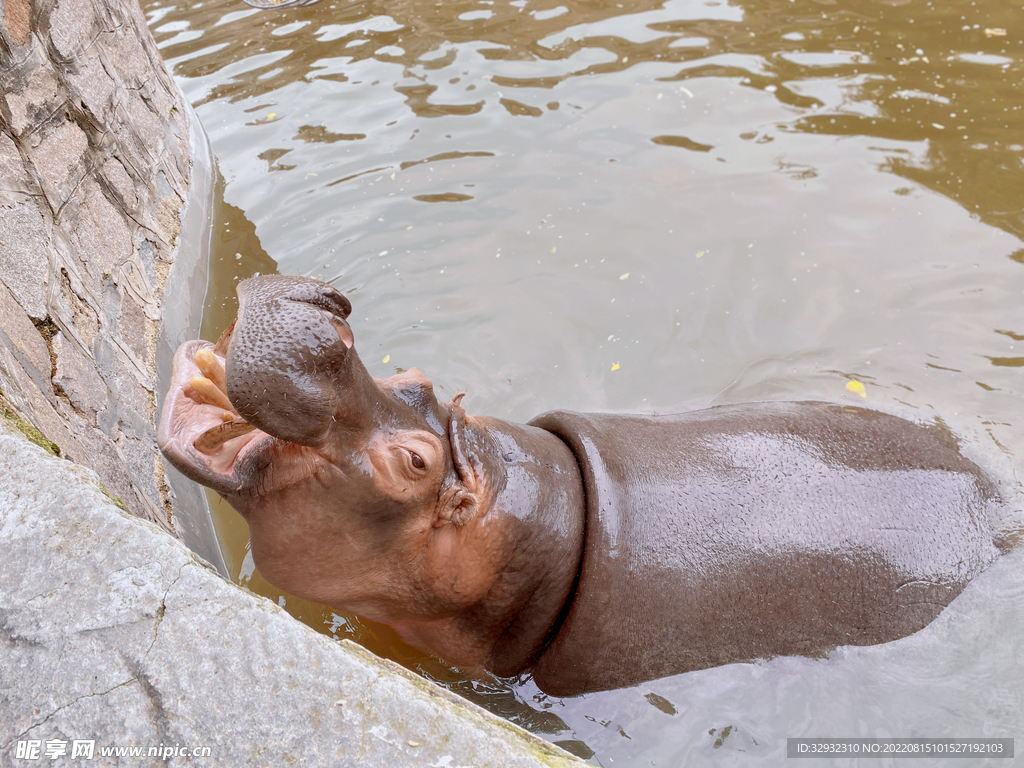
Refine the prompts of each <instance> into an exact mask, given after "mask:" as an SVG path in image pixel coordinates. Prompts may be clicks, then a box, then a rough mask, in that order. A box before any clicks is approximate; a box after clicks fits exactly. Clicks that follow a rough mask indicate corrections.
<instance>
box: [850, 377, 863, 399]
mask: <svg viewBox="0 0 1024 768" xmlns="http://www.w3.org/2000/svg"><path fill="white" fill-rule="evenodd" d="M846 388H847V390H849V391H850V392H853V393H854V394H858V395H860V396H861V397H867V396H868V393H867V390H866V389H864V385H863V384H861V383H860V382H859V381H857V380H853V381H848V382H846Z"/></svg>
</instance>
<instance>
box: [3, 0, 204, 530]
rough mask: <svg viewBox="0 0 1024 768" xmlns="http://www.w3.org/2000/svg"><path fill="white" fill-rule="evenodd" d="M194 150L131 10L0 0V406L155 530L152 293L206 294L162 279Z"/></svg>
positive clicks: (197, 133) (157, 315)
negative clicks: (86, 470) (92, 472)
mask: <svg viewBox="0 0 1024 768" xmlns="http://www.w3.org/2000/svg"><path fill="white" fill-rule="evenodd" d="M197 137H198V138H197ZM206 153H208V150H207V146H206V140H205V136H203V135H202V134H201V130H200V129H199V128H198V126H197V125H196V124H195V118H194V114H193V113H192V111H191V108H190V107H189V106H188V105H187V104H186V103H185V102H184V101H183V99H182V97H181V94H180V92H179V91H178V89H177V87H176V85H175V84H174V81H173V80H172V79H171V77H170V75H169V74H168V72H167V70H166V68H165V67H164V65H163V62H162V60H161V59H160V56H159V53H158V52H157V50H156V45H155V43H154V42H153V39H152V37H151V35H150V33H149V30H148V29H147V27H146V23H145V18H144V17H143V15H142V12H141V10H140V8H139V6H138V4H137V3H135V2H132V0H31V1H30V0H0V409H3V410H5V411H7V412H10V411H12V410H13V411H14V412H16V413H17V415H18V416H20V418H21V419H22V420H23V421H24V422H27V423H28V424H30V425H31V426H32V427H34V428H35V429H36V430H38V432H40V433H41V434H42V435H43V436H45V438H46V439H47V440H48V441H49V442H50V443H51V444H52V446H53V450H54V451H55V452H57V453H59V455H61V456H64V457H66V458H69V459H71V460H73V461H75V462H77V463H79V464H83V465H85V466H87V467H91V468H92V469H93V470H95V471H96V473H97V474H98V475H99V477H100V478H101V480H102V482H103V483H104V485H105V486H106V487H107V489H108V490H109V491H110V492H111V493H112V494H113V495H114V496H116V497H117V498H118V499H119V500H120V501H121V502H122V503H123V504H124V506H125V507H126V508H127V509H129V510H130V511H132V512H133V513H135V514H136V515H138V516H140V517H143V518H145V519H148V520H150V521H153V522H155V523H157V524H159V525H161V526H162V527H164V528H165V529H167V530H171V531H174V529H175V521H174V520H173V518H172V516H171V506H170V492H169V489H168V487H167V483H166V480H165V477H164V470H163V464H162V461H161V459H160V456H159V452H158V451H157V448H156V442H155V428H154V412H155V408H156V396H155V395H156V391H157V389H158V387H157V378H158V377H157V373H158V371H157V368H158V351H159V350H160V345H159V344H158V341H159V336H160V330H161V317H162V313H163V311H164V309H165V306H164V305H165V302H164V299H163V296H164V291H165V289H167V288H168V287H172V290H170V291H168V295H170V296H174V297H175V299H176V300H177V299H180V296H179V294H180V292H181V291H184V290H186V289H189V290H191V289H194V288H195V287H196V286H195V285H194V284H195V283H196V282H197V280H198V281H199V282H200V283H203V284H202V285H199V286H198V291H195V290H191V292H193V293H198V295H199V299H200V300H201V297H202V293H203V288H204V287H205V285H204V281H205V272H202V269H203V268H201V267H197V266H196V265H197V264H198V263H200V262H202V259H197V257H196V255H195V254H191V253H190V254H189V258H190V264H191V269H189V270H187V271H186V273H182V274H178V275H177V276H176V275H175V274H172V267H174V265H175V261H176V259H177V257H178V249H179V246H181V245H182V243H183V241H184V240H185V238H184V237H183V233H182V221H183V214H185V213H186V211H187V209H189V208H194V209H198V213H199V215H200V216H201V217H202V216H203V213H202V210H203V208H204V207H205V206H207V205H208V202H207V200H208V198H209V194H210V192H209V189H210V184H209V176H210V163H209V159H208V154H206ZM185 218H186V219H187V216H185ZM199 229H200V230H202V226H200V228H199ZM197 237H198V239H200V240H201V238H202V235H201V234H200V235H198V236H197ZM195 239H196V238H193V242H192V243H190V244H189V247H190V249H192V250H196V249H197V248H199V246H200V245H201V243H197V242H195ZM199 249H200V250H201V248H199ZM202 256H203V257H204V258H205V254H202ZM197 270H198V271H199V272H201V274H198V275H197ZM179 271H180V270H179ZM194 304H195V302H194V301H193V302H192V303H191V305H194ZM200 309H201V306H200ZM193 310H194V306H193ZM192 314H193V315H194V314H196V312H195V311H193V312H192ZM180 318H181V313H180V312H179V313H178V319H180ZM192 319H193V320H194V321H195V322H198V317H194V318H192ZM179 534H180V531H179Z"/></svg>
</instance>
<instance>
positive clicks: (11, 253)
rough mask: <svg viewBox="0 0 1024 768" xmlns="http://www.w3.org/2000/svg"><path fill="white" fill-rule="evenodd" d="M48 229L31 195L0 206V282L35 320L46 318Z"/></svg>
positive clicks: (48, 269)
mask: <svg viewBox="0 0 1024 768" xmlns="http://www.w3.org/2000/svg"><path fill="white" fill-rule="evenodd" d="M49 231H50V228H49V226H48V224H47V222H46V221H45V220H44V219H43V217H42V215H41V214H40V213H39V209H38V208H37V207H36V205H35V203H34V202H33V201H32V200H31V199H30V198H23V199H22V201H21V202H18V203H15V204H14V205H12V206H10V207H0V281H2V282H3V283H4V284H5V285H6V286H7V287H8V288H10V290H11V293H12V294H14V297H15V299H16V300H17V302H18V304H20V305H21V308H22V309H23V310H24V311H25V312H27V313H28V315H29V316H30V317H32V318H34V319H36V320H42V319H43V318H45V317H46V314H47V312H46V286H47V283H48V281H49V271H50V262H49V248H48V247H47V245H48V243H49V241H50V236H49Z"/></svg>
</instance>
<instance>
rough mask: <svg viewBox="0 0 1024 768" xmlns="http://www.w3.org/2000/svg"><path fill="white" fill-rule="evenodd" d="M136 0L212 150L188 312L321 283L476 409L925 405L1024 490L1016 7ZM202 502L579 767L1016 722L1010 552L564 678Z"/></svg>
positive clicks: (1021, 608)
mask: <svg viewBox="0 0 1024 768" xmlns="http://www.w3.org/2000/svg"><path fill="white" fill-rule="evenodd" d="M143 6H144V8H145V10H146V12H147V15H148V18H149V20H150V24H151V28H152V30H153V32H154V35H155V36H156V38H157V41H158V43H159V44H160V46H161V49H162V52H163V54H164V56H165V57H166V58H167V59H168V60H169V61H170V63H171V66H172V68H173V71H174V73H175V75H176V77H177V78H178V81H179V83H180V84H181V86H182V88H183V89H184V90H185V92H186V94H187V95H188V96H189V98H190V99H191V100H192V101H193V103H195V104H196V106H197V108H198V112H199V115H200V117H201V119H202V121H203V124H204V126H205V127H206V130H207V132H208V133H209V134H210V137H211V140H212V143H213V148H214V153H215V155H216V156H217V158H218V161H219V164H220V170H221V172H222V174H223V177H224V184H223V187H222V201H221V204H220V213H219V218H218V250H217V253H216V255H215V264H214V269H213V275H214V281H213V285H212V287H211V292H210V300H209V305H208V312H207V316H206V319H205V321H204V325H205V327H204V328H203V329H202V330H203V335H204V336H205V337H206V338H216V335H217V334H218V333H219V331H220V329H221V328H222V327H223V326H224V325H225V324H226V323H227V322H228V321H229V320H230V318H231V317H232V316H233V313H234V304H233V286H234V282H235V281H236V279H237V278H240V277H244V276H247V275H249V274H253V273H255V272H263V273H265V272H268V271H273V270H275V269H276V270H280V271H281V272H286V273H294V274H303V275H309V276H314V277H319V278H322V279H325V280H329V281H331V282H332V283H334V284H335V285H336V286H337V287H338V288H340V289H341V290H343V291H344V292H345V293H346V294H347V295H348V296H349V298H350V299H351V300H352V302H353V305H354V307H355V310H354V312H353V316H352V318H351V321H352V326H353V329H354V331H355V334H356V344H357V347H358V349H359V351H360V355H361V357H362V359H363V360H364V362H365V363H366V364H367V367H368V368H369V369H370V371H371V373H373V374H374V375H375V376H386V375H390V374H391V373H393V372H395V371H396V370H401V369H404V368H409V367H412V366H415V367H418V368H419V369H420V370H422V371H423V372H424V373H425V374H427V375H428V376H429V377H430V378H432V379H433V380H434V382H435V385H436V387H437V388H438V391H439V395H440V396H442V397H443V396H446V395H451V394H454V393H455V392H456V391H458V390H459V389H462V388H465V389H467V390H468V393H469V394H468V395H467V398H466V400H465V402H464V404H465V405H466V406H467V409H468V410H469V411H470V412H471V413H473V412H475V413H486V414H489V415H493V416H497V417H501V418H507V419H515V420H526V419H529V418H531V417H532V416H534V415H536V414H538V413H541V412H543V411H546V410H550V409H552V408H571V409H575V410H614V411H651V410H655V411H666V410H680V409H686V408H697V407H703V406H708V405H714V404H720V403H727V402H737V401H747V400H758V399H779V398H805V399H824V400H830V401H845V402H851V403H855V404H860V405H867V406H870V407H875V408H880V409H882V410H887V411H890V412H895V413H898V414H900V415H903V416H906V417H909V418H917V419H923V420H931V419H941V420H943V421H944V422H945V423H947V424H948V425H949V426H950V427H951V428H952V429H953V430H954V431H955V432H956V433H957V434H959V435H962V436H963V438H964V443H965V451H967V452H968V453H970V454H971V455H972V456H974V457H976V458H978V459H979V460H980V461H982V462H983V463H985V464H986V465H987V466H990V467H992V468H993V472H994V473H995V474H996V476H997V477H999V478H1000V480H1001V481H1002V482H1003V484H1004V488H1005V490H1006V493H1007V495H1008V496H1010V497H1012V498H1014V499H1015V500H1016V502H1015V503H1016V504H1017V505H1018V506H1020V504H1019V498H1020V497H1019V488H1018V483H1017V479H1016V476H1015V475H1014V471H1013V468H1014V467H1020V465H1021V458H1022V457H1024V420H1022V419H1021V417H1020V415H1019V414H1020V412H1021V406H1020V403H1021V395H1022V389H1024V386H1022V375H1024V372H1022V371H1021V368H1022V367H1024V344H1022V341H1024V312H1022V306H1024V243H1022V238H1024V213H1022V211H1024V130H1022V129H1024V76H1022V73H1024V43H1022V30H1024V24H1022V21H1024V18H1022V16H1021V13H1022V9H1021V6H1020V3H1019V2H1017V1H1013V2H1011V1H1010V0H991V1H990V0H984V1H983V2H965V1H963V0H958V1H956V2H944V3H936V2H922V1H921V0H888V1H886V2H869V1H867V0H853V1H848V2H842V3H838V2H834V1H833V0H818V1H815V0H793V2H790V1H789V0H769V1H766V2H760V1H753V0H751V1H745V2H728V3H727V2H719V1H718V0H711V1H710V2H708V1H705V0H681V1H680V0H668V1H667V2H652V1H648V0H640V1H639V2H632V3H616V2H586V3H569V2H564V3H562V2H557V1H556V2H551V1H548V2H534V1H532V0H514V1H513V2H505V0H493V1H492V0H477V1H474V2H468V1H466V0H461V1H458V2H444V3H434V2H424V1H423V0H417V1H415V2H414V1H412V0H395V1H393V2H387V3H385V2H374V1H367V2H347V1H340V0H339V1H336V2H322V3H320V4H318V5H314V6H310V7H308V8H302V9H294V10H289V11H266V12H260V11H255V10H252V9H248V8H246V7H245V6H243V5H241V4H238V3H234V2H197V3H188V2H178V3H169V2H166V0H159V1H157V2H144V3H143ZM851 381H858V382H861V383H862V384H863V385H864V388H865V389H864V395H865V397H861V396H860V394H859V393H858V392H857V391H853V390H851V389H848V388H847V385H848V384H850V383H851ZM1018 472H1019V470H1018ZM231 514H233V513H231ZM221 525H222V527H223V528H224V532H225V536H226V540H227V545H228V550H229V551H228V557H229V560H231V561H232V562H233V564H234V565H233V568H234V572H235V573H236V574H237V575H238V577H239V578H240V580H241V581H242V582H243V583H247V584H248V585H249V586H250V588H253V589H256V590H257V591H262V592H264V593H265V594H268V595H271V596H273V597H275V598H279V599H280V600H281V601H282V602H283V604H285V605H286V607H287V608H288V609H289V610H290V611H291V612H292V613H293V614H295V615H298V616H300V617H301V618H302V619H303V620H305V621H307V622H309V623H311V624H313V625H315V626H318V627H319V628H320V629H321V630H322V631H326V632H329V633H332V634H335V635H336V636H342V637H356V638H358V639H360V640H361V641H363V642H364V643H366V644H367V645H368V646H369V647H371V648H373V649H374V650H376V651H378V652H380V653H382V654H384V655H389V656H391V657H392V658H396V659H397V660H399V661H401V662H402V663H405V664H406V665H407V666H410V667H412V668H414V669H418V670H420V671H421V672H423V673H424V674H426V675H428V676H430V677H432V678H434V679H438V680H440V681H441V682H442V683H444V684H447V685H448V686H449V687H452V688H453V689H455V690H458V691H460V692H462V693H464V694H466V695H468V696H469V697H470V698H472V699H473V700H474V701H478V702H481V703H483V704H484V706H487V707H489V708H490V709H492V711H495V712H498V713H499V714H502V715H503V716H506V717H509V718H511V719H513V720H514V721H516V722H518V723H520V724H522V725H524V726H525V727H527V728H530V729H531V730H533V731H535V732H538V733H540V734H541V735H543V736H544V737H545V738H548V739H551V740H553V741H557V742H560V743H562V744H564V745H566V746H567V747H568V748H570V749H571V750H572V751H574V752H576V753H577V754H580V755H582V756H585V757H588V758H589V759H590V760H591V762H592V763H593V764H595V765H603V766H613V765H614V766H618V765H636V766H639V765H644V766H646V765H658V766H675V765H680V764H683V763H684V762H686V763H687V764H708V765H755V764H763V763H765V762H773V763H774V762H782V761H783V760H784V759H785V758H784V754H785V739H786V737H796V736H893V737H909V736H972V737H974V736H1000V737H1007V736H1009V737H1016V736H1024V728H1022V727H1021V726H1022V724H1024V700H1022V699H1024V663H1022V662H1024V658H1022V656H1024V650H1022V649H1024V642H1022V641H1021V640H1020V639H1019V638H1021V637H1024V558H1022V557H1021V556H1020V555H1017V554H1014V555H1011V556H1009V557H1007V558H1004V559H1003V560H1002V561H1001V562H999V563H998V564H997V565H996V566H995V567H993V568H992V569H991V570H990V571H989V572H987V573H986V574H984V575H983V576H982V577H981V578H979V579H978V580H976V582H975V583H974V584H972V585H971V587H970V588H969V589H968V590H967V592H965V593H964V595H962V596H961V597H960V598H958V599H957V600H956V601H955V602H954V603H953V605H952V606H951V607H950V608H949V609H947V610H946V611H945V612H944V613H943V614H942V616H941V617H940V618H939V619H938V620H937V621H936V622H934V623H933V624H932V625H931V626H929V627H928V628H926V629H925V630H924V631H922V632H920V633H918V634H917V635H914V636H912V637H910V638H906V639H904V640H901V641H899V642H896V643H891V644H888V645H885V646H879V647H873V648H855V649H849V648H844V649H839V650H837V651H836V652H835V653H833V654H832V655H831V656H830V657H829V658H828V659H824V660H809V659H799V658H787V659H775V660H772V661H768V662H758V663H755V664H735V665H730V666H727V667H723V668H720V669H714V670H707V671H703V672H696V673H690V674H687V675H682V676H679V677H676V678H669V679H666V680H660V681H656V682H653V683H649V684H645V685H641V686H638V687H637V688H635V689H629V690H625V691H616V692H609V693H603V694H594V695H588V696H583V697H577V698H571V699H554V698H552V697H548V696H545V695H543V694H541V693H540V692H539V691H537V690H536V688H535V687H533V686H532V683H531V682H530V681H529V680H528V679H527V680H521V681H515V680H513V681H506V680H492V681H469V680H466V679H464V678H463V677H461V676H460V675H459V673H458V672H457V671H456V670H450V669H448V668H446V667H444V666H443V665H441V664H438V663H436V662H432V661H430V660H429V659H426V658H425V657H423V656H422V655H421V654H417V653H416V652H414V651H412V650H411V649H408V648H407V647H405V646H402V645H401V644H399V643H397V642H396V641H395V639H394V637H393V635H392V634H391V633H390V631H389V630H387V629H386V628H382V627H377V626H371V625H366V624H362V623H360V622H358V621H355V620H353V619H351V618H350V617H342V616H338V615H337V614H335V613H334V612H332V611H330V610H327V609H323V608H322V607H319V606H312V605H309V604H306V603H302V602H301V601H297V600H295V599H294V598H288V597H287V596H281V595H280V593H278V592H276V591H274V590H273V588H271V587H270V586H269V585H266V584H265V582H262V580H261V579H260V577H259V575H258V574H257V573H254V572H253V569H252V563H251V559H249V558H248V557H247V556H246V553H245V548H244V545H245V541H244V525H243V524H241V521H240V520H239V519H238V518H237V517H231V516H225V517H223V518H222V520H221ZM608 620H609V621H610V622H614V617H609V619H608ZM1018 746H1019V747H1020V748H1022V749H1024V743H1021V744H1019V745H1018ZM940 762H941V761H931V762H930V763H929V764H930V765H935V764H939V763H940ZM949 762H950V763H951V764H953V765H959V764H960V763H959V762H957V761H953V760H951V761H949ZM991 762H992V764H993V765H1005V764H1007V761H996V760H993V761H991ZM813 763H814V761H809V764H813ZM830 764H837V765H838V764H842V763H841V762H840V761H836V762H834V763H830ZM851 764H853V763H851ZM871 764H885V762H884V761H874V763H873V761H866V760H861V761H857V762H856V765H858V766H867V765H871Z"/></svg>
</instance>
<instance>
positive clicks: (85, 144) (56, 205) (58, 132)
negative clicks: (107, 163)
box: [32, 121, 89, 211]
mask: <svg viewBox="0 0 1024 768" xmlns="http://www.w3.org/2000/svg"><path fill="white" fill-rule="evenodd" d="M43 130H44V133H43V135H42V136H41V137H40V138H39V144H38V145H37V146H36V147H35V148H34V149H33V152H32V164H33V166H34V167H35V169H36V172H37V173H38V174H39V178H40V181H41V183H42V187H43V192H44V193H45V194H46V199H47V201H48V202H49V203H50V207H51V208H52V209H53V210H54V211H59V210H60V209H61V207H62V206H63V205H64V203H66V202H67V201H68V200H70V199H71V195H72V193H74V191H75V189H76V188H77V187H78V185H79V184H81V183H82V179H84V178H85V175H86V162H85V152H86V150H87V149H88V148H89V140H88V139H87V138H86V135H85V133H84V132H83V131H82V129H81V128H79V127H78V125H76V124H75V123H72V122H68V121H63V122H59V123H57V124H56V125H55V126H52V127H45V128H44V129H43Z"/></svg>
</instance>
